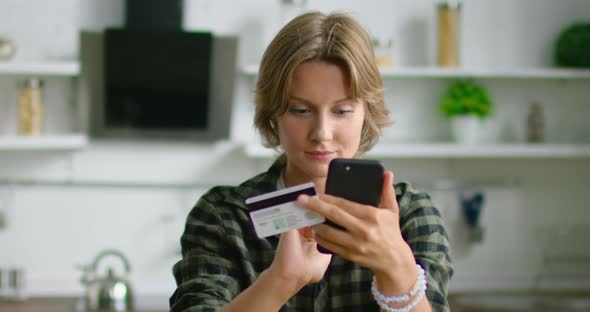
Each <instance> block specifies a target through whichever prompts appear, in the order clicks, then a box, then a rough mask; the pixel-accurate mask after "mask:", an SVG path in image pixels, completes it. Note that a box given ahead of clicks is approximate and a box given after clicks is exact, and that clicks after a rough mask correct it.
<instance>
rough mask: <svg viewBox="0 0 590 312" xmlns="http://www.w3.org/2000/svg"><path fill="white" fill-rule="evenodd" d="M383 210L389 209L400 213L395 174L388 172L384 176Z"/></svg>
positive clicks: (382, 190) (382, 191)
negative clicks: (394, 179) (394, 180)
mask: <svg viewBox="0 0 590 312" xmlns="http://www.w3.org/2000/svg"><path fill="white" fill-rule="evenodd" d="M381 208H385V209H389V210H391V211H393V212H395V213H399V206H398V204H397V199H396V197H395V188H394V186H393V172H391V171H386V172H385V173H384V174H383V186H382V188H381Z"/></svg>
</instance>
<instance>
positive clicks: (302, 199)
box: [297, 194, 309, 204]
mask: <svg viewBox="0 0 590 312" xmlns="http://www.w3.org/2000/svg"><path fill="white" fill-rule="evenodd" d="M297 200H299V202H300V203H302V204H307V202H308V201H309V195H305V194H301V195H299V198H298V199H297Z"/></svg>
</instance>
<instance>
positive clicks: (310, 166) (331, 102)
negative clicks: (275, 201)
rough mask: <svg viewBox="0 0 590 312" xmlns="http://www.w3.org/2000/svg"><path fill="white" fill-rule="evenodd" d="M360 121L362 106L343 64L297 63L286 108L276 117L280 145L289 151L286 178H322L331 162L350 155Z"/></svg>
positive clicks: (299, 180) (358, 136)
mask: <svg viewBox="0 0 590 312" xmlns="http://www.w3.org/2000/svg"><path fill="white" fill-rule="evenodd" d="M364 119H365V105H364V103H363V102H362V101H361V100H360V99H353V98H351V94H350V90H349V79H348V75H347V73H346V70H345V69H344V68H343V67H342V66H339V65H336V64H332V63H328V62H321V61H315V62H307V63H303V64H301V65H299V66H298V67H297V68H296V69H295V72H294V74H293V81H292V83H291V90H290V92H289V100H288V106H287V111H286V112H285V113H284V114H282V115H280V116H279V117H278V118H277V125H278V132H279V139H280V143H281V146H282V148H283V150H284V151H285V153H286V154H287V169H286V172H285V178H286V179H287V182H288V183H289V184H298V183H302V182H307V181H311V180H316V179H321V178H326V176H327V174H328V164H329V163H330V160H332V159H334V158H351V157H353V156H354V155H355V154H356V152H357V150H358V148H359V145H360V140H361V131H362V127H363V122H364Z"/></svg>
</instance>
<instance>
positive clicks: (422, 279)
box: [371, 264, 427, 312]
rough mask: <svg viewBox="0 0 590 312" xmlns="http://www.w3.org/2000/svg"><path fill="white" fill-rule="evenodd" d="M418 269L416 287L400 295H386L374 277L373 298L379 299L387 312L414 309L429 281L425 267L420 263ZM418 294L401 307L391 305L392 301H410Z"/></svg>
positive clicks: (406, 311)
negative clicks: (379, 288)
mask: <svg viewBox="0 0 590 312" xmlns="http://www.w3.org/2000/svg"><path fill="white" fill-rule="evenodd" d="M416 270H417V271H418V280H417V281H416V284H414V287H412V290H411V291H410V293H409V294H404V295H400V296H387V297H386V296H385V295H383V294H382V293H381V292H380V291H379V290H378V289H377V286H376V285H375V277H373V282H372V283H371V293H372V294H373V298H374V299H375V301H377V304H378V305H379V306H380V307H381V309H383V310H384V311H386V312H408V311H410V310H411V309H413V308H414V307H415V306H416V305H417V304H418V302H420V300H422V298H424V295H425V293H426V288H427V283H426V274H425V272H424V269H422V267H421V266H420V265H419V264H416ZM416 294H418V295H417V296H416V297H415V299H414V300H413V301H412V302H409V303H408V304H407V305H406V306H404V307H400V308H394V307H391V306H389V304H391V303H404V302H408V301H410V299H411V298H412V297H413V296H415V295H416Z"/></svg>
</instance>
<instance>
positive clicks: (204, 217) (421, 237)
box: [170, 161, 453, 311]
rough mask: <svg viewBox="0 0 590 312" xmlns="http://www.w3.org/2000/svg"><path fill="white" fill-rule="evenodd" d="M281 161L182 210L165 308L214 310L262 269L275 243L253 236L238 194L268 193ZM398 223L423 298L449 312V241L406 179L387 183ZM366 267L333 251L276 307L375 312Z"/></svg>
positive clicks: (425, 198) (436, 216) (427, 199)
mask: <svg viewBox="0 0 590 312" xmlns="http://www.w3.org/2000/svg"><path fill="white" fill-rule="evenodd" d="M283 168H284V164H282V163H281V162H279V161H277V162H275V163H274V164H273V165H272V166H271V167H270V169H269V170H268V171H267V172H265V173H262V174H259V175H257V176H255V177H254V178H252V179H250V180H247V181H246V182H244V183H242V184H240V185H239V186H235V187H228V186H218V187H215V188H213V189H211V190H210V191H209V192H207V193H206V194H205V195H203V197H201V199H200V200H199V201H198V202H197V204H196V206H195V207H194V208H193V209H192V211H191V212H190V214H189V216H188V218H187V221H186V227H185V230H184V234H183V235H182V238H181V245H182V255H183V257H182V260H180V261H179V262H178V263H176V265H174V268H173V272H174V277H175V279H176V283H177V285H178V288H177V289H176V291H175V292H174V294H173V295H172V297H171V298H170V307H171V311H217V310H219V309H220V308H221V307H223V306H224V305H225V304H227V303H228V302H230V301H231V300H232V299H233V298H234V297H236V296H237V295H238V294H240V293H241V292H242V291H244V290H245V289H246V288H248V287H249V286H250V285H251V284H252V283H254V281H256V279H257V278H258V275H259V274H260V273H261V272H262V271H263V270H265V269H267V268H268V267H269V266H270V264H271V262H272V260H273V257H274V254H275V250H276V248H277V244H278V238H277V237H275V236H271V237H267V238H265V239H260V238H258V237H257V236H256V233H255V232H254V229H253V227H252V225H251V223H250V221H249V218H248V209H247V207H246V206H245V204H244V201H245V200H246V198H248V197H251V196H255V195H259V194H263V193H267V192H271V191H274V190H276V188H277V179H278V178H279V176H280V173H281V172H282V170H283ZM395 190H396V194H397V200H398V203H399V207H400V225H401V229H402V234H403V236H404V239H405V240H406V242H407V243H408V244H409V245H410V247H411V248H412V251H413V252H414V256H415V258H416V261H417V263H419V264H421V265H422V267H423V268H424V270H425V271H426V278H427V281H428V290H427V298H428V300H429V301H430V304H431V306H432V308H433V311H449V306H448V302H447V296H446V295H447V283H448V281H449V278H450V277H451V275H452V274H453V269H452V267H451V260H450V257H449V243H448V239H447V233H446V230H445V228H444V226H443V223H442V219H441V216H440V214H439V212H438V210H437V209H436V208H435V207H433V206H432V202H431V200H430V197H429V196H428V195H427V194H425V193H418V192H416V191H414V190H413V189H412V188H411V187H410V186H409V185H408V184H407V183H397V184H396V185H395ZM372 276H373V275H372V273H371V271H369V270H368V269H366V268H363V267H360V266H359V265H357V264H355V263H352V262H349V261H347V260H345V259H343V258H341V257H339V256H337V255H334V257H333V259H332V262H331V263H330V266H329V268H328V270H327V271H326V273H325V274H324V278H323V279H322V280H321V281H320V282H319V283H316V284H312V285H308V286H306V287H304V288H303V289H301V290H300V291H299V292H298V293H297V294H296V295H295V296H293V297H292V298H291V299H290V300H289V301H288V302H287V304H285V305H284V306H283V307H282V309H281V311H379V307H378V306H377V304H376V303H375V301H374V300H373V297H372V295H371V291H370V287H371V279H372Z"/></svg>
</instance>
